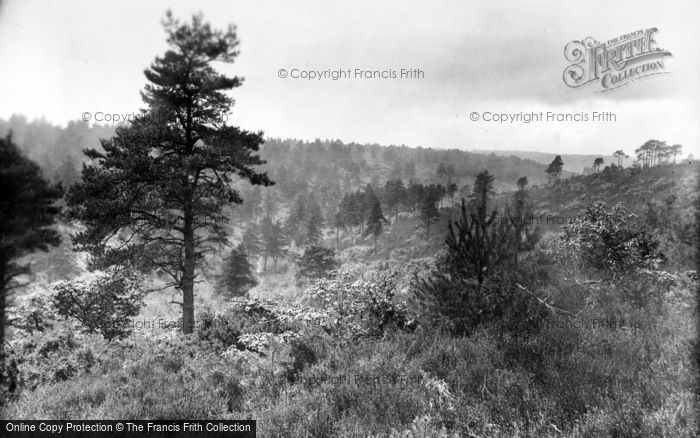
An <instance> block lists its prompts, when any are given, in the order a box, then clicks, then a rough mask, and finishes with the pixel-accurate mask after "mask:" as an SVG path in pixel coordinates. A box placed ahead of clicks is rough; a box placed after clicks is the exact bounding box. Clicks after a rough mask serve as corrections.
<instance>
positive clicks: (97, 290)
mask: <svg viewBox="0 0 700 438" xmlns="http://www.w3.org/2000/svg"><path fill="white" fill-rule="evenodd" d="M137 287H138V284H137V281H136V279H135V278H134V277H133V276H130V275H129V274H126V273H124V272H116V273H111V274H110V273H105V274H101V275H98V277H97V279H96V280H94V281H80V280H76V281H72V282H63V283H60V284H58V285H57V286H56V288H55V290H56V295H55V296H54V305H55V306H56V309H57V312H58V314H59V315H61V316H63V317H66V318H68V317H72V318H75V319H77V320H78V321H80V323H81V325H82V328H83V330H84V331H85V332H87V333H100V334H101V335H102V336H104V338H105V339H107V340H111V339H114V338H123V337H125V336H127V335H129V334H130V333H131V328H130V325H131V319H130V318H131V317H132V316H136V315H138V313H139V309H140V307H141V306H142V305H143V293H142V292H140V291H139V290H138V288H137Z"/></svg>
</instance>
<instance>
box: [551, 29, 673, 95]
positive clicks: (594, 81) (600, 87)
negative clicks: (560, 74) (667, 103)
mask: <svg viewBox="0 0 700 438" xmlns="http://www.w3.org/2000/svg"><path fill="white" fill-rule="evenodd" d="M657 31H658V29H657V28H655V27H652V28H649V29H644V30H637V31H635V32H632V33H628V34H625V35H620V36H619V37H617V38H613V39H611V40H608V41H606V42H599V41H596V40H595V39H594V38H592V37H588V38H585V39H583V40H581V41H571V42H570V43H569V44H567V45H566V47H565V48H564V56H565V57H566V60H567V61H569V62H571V63H572V64H571V65H569V66H568V67H566V69H565V70H564V83H565V84H566V85H567V86H569V87H571V88H580V87H583V86H586V85H595V86H596V88H597V90H596V91H597V92H605V91H611V90H615V89H617V88H620V87H624V86H627V85H630V84H631V83H632V82H634V81H636V80H638V79H642V78H645V77H648V76H653V75H658V74H663V73H668V72H667V71H666V65H665V63H664V57H666V56H672V55H671V52H669V51H668V50H665V49H662V48H660V47H658V45H657V42H656V40H655V39H654V36H655V34H656V32H657Z"/></svg>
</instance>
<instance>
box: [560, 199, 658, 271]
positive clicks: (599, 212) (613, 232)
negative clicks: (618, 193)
mask: <svg viewBox="0 0 700 438" xmlns="http://www.w3.org/2000/svg"><path fill="white" fill-rule="evenodd" d="M564 239H565V241H566V243H567V245H569V246H570V247H572V248H573V249H574V250H575V251H577V252H580V254H581V257H582V259H583V261H584V263H585V264H586V265H587V266H589V267H592V268H594V269H597V270H601V271H606V272H608V273H610V274H612V276H617V275H620V274H622V273H625V272H630V271H633V270H636V269H638V268H640V267H644V266H648V265H649V264H650V263H652V262H653V260H654V259H655V258H658V254H657V251H656V248H657V246H658V242H657V241H656V240H654V239H653V238H652V237H651V235H650V234H649V233H648V232H647V231H646V230H645V229H644V227H642V226H640V224H638V223H637V217H636V216H635V215H632V214H628V213H627V210H626V208H625V207H624V206H623V205H622V204H617V205H616V206H614V207H609V206H608V205H607V204H605V203H604V202H596V203H593V204H590V205H588V206H587V207H586V209H585V210H584V212H583V214H582V215H581V216H579V217H577V218H575V219H574V220H573V222H572V223H570V224H567V225H565V226H564Z"/></svg>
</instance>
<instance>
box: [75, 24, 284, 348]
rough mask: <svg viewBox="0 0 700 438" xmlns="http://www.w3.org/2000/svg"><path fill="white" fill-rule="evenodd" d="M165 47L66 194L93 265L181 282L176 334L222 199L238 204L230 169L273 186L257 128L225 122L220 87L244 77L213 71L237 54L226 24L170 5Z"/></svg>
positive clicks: (186, 324)
mask: <svg viewBox="0 0 700 438" xmlns="http://www.w3.org/2000/svg"><path fill="white" fill-rule="evenodd" d="M164 26H165V30H166V32H167V35H168V37H167V43H168V45H169V47H170V48H169V50H168V51H167V52H166V53H165V55H164V56H162V57H157V58H156V59H155V61H154V62H153V64H152V65H151V67H150V68H149V69H147V70H146V71H145V75H146V78H147V79H148V81H149V83H148V84H147V85H146V87H145V89H144V91H143V92H142V97H143V100H144V102H145V104H146V106H147V107H146V109H144V110H142V113H141V114H140V116H139V117H137V118H135V120H133V121H132V122H131V123H130V124H129V125H127V126H124V127H120V128H118V129H117V132H116V136H115V137H114V138H112V139H110V140H106V141H102V147H103V148H104V151H105V152H100V151H97V150H94V149H93V150H89V151H86V155H87V156H88V157H89V158H90V159H92V160H97V164H96V165H90V166H87V167H86V168H84V170H83V175H82V181H81V182H80V183H78V184H76V185H75V186H73V187H72V189H71V191H70V194H69V196H68V204H69V206H70V207H71V209H70V213H71V216H72V217H73V218H74V219H77V220H79V221H81V222H82V223H84V224H85V226H86V230H85V231H84V232H82V233H80V234H79V235H78V236H77V237H76V238H75V243H76V244H77V247H78V249H80V250H85V251H88V252H89V254H90V255H91V257H92V260H91V261H92V262H91V267H92V268H103V267H108V266H114V265H121V266H129V267H131V268H133V269H140V270H143V271H154V272H155V273H157V274H163V275H167V276H169V277H170V279H171V281H170V282H169V283H168V284H169V285H170V286H173V287H175V288H177V289H178V290H180V291H181V293H182V301H181V302H177V304H179V305H180V306H181V307H182V329H183V333H185V334H187V333H191V332H192V330H193V328H194V283H195V280H196V278H197V275H198V272H197V271H198V270H201V269H202V268H204V267H205V265H204V261H205V256H206V254H207V253H210V252H213V251H216V249H217V247H218V246H219V245H221V244H223V243H224V242H225V240H226V239H225V238H226V229H225V228H224V227H223V226H222V224H221V222H222V221H221V218H222V217H223V207H224V206H225V205H227V204H228V203H241V202H242V199H241V197H240V195H239V193H238V192H237V191H236V190H234V189H233V188H232V185H231V183H232V182H233V179H234V177H235V176H236V175H237V176H239V177H242V178H244V179H247V180H248V181H249V182H250V183H251V184H258V185H270V184H272V181H270V179H269V178H268V177H267V175H266V174H265V173H258V172H257V171H256V170H255V166H256V165H260V164H264V161H263V160H261V159H260V158H259V156H258V155H257V154H256V153H255V152H256V151H258V150H259V147H260V145H261V144H262V142H263V137H262V133H261V132H248V131H244V130H241V129H239V128H236V127H232V126H227V125H226V123H225V121H224V120H223V119H224V117H225V114H226V113H227V112H228V111H229V109H230V107H231V106H232V105H233V98H231V97H229V96H228V95H226V94H225V92H226V91H228V90H231V89H233V88H235V87H238V86H240V85H241V83H242V79H241V78H239V77H227V76H225V75H223V74H220V73H218V72H216V71H215V70H214V68H213V67H212V63H214V62H222V63H232V62H233V61H234V60H235V58H236V56H237V55H238V45H239V41H238V37H237V35H236V30H235V27H234V26H233V25H230V26H229V27H228V29H227V30H226V31H220V30H213V29H212V28H211V27H210V26H209V24H205V23H204V22H203V21H202V16H201V15H197V16H194V17H193V18H192V21H191V23H186V24H182V23H180V22H179V21H178V20H176V19H175V18H173V16H172V13H171V12H170V11H168V13H167V15H166V18H165V20H164Z"/></svg>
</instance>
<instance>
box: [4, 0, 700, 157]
mask: <svg viewBox="0 0 700 438" xmlns="http://www.w3.org/2000/svg"><path fill="white" fill-rule="evenodd" d="M0 2H1V3H0V4H1V6H0V117H3V118H7V117H9V116H10V115H11V114H14V113H21V114H25V115H27V116H28V117H30V118H36V117H42V116H43V117H46V119H47V120H49V121H51V122H54V123H61V124H64V123H66V122H67V121H69V120H75V119H80V118H81V114H82V113H84V112H90V113H92V114H94V113H96V112H103V113H131V112H135V111H138V109H139V108H141V107H142V106H143V104H142V102H141V99H140V96H139V91H140V90H141V88H142V87H143V85H144V83H145V78H144V75H143V70H144V69H145V68H146V67H148V66H149V64H150V63H151V61H152V60H153V58H154V57H155V56H156V55H161V54H163V53H164V51H165V50H166V44H165V34H164V32H163V29H162V26H161V24H160V22H161V19H162V17H163V15H164V13H165V11H166V9H168V8H171V9H172V10H173V12H174V14H175V15H176V16H178V17H181V18H186V19H189V17H190V15H191V14H193V13H195V12H198V11H202V12H203V13H204V16H205V19H206V20H208V21H210V22H211V23H212V24H213V25H214V26H217V27H223V26H224V25H226V24H227V23H230V22H232V23H235V24H236V25H237V26H238V34H239V37H240V39H241V55H240V57H239V58H238V60H237V61H236V62H235V63H234V64H233V65H226V66H224V67H223V68H222V69H223V70H224V71H227V72H230V73H235V74H237V75H241V76H244V77H245V82H244V84H243V86H242V87H240V88H238V89H235V90H234V91H233V96H234V97H235V99H236V105H235V107H234V108H233V112H232V115H231V117H230V119H229V122H230V123H233V124H236V125H239V126H241V127H243V128H246V129H255V130H257V129H261V130H264V131H265V133H266V135H269V136H276V137H296V138H304V139H314V138H317V137H318V138H339V139H341V140H343V141H356V142H376V143H380V144H406V145H408V146H428V147H440V148H448V147H450V148H451V147H455V148H460V149H468V150H469V149H517V150H539V151H545V152H565V153H591V154H592V153H600V154H603V153H605V154H609V153H611V152H612V151H614V150H615V149H619V148H623V149H625V150H626V151H627V152H628V153H631V152H632V151H633V150H634V148H636V147H638V146H639V145H640V144H642V143H643V142H644V141H646V140H648V139H650V138H656V139H660V140H667V141H668V142H670V143H681V144H683V145H684V151H685V152H686V153H688V152H692V153H694V154H695V155H696V156H698V155H700V147H699V146H698V145H699V144H700V127H699V124H698V120H700V99H699V98H700V81H699V80H698V76H697V75H698V72H700V56H698V49H697V41H698V40H700V29H699V27H698V26H697V18H698V17H699V16H700V2H698V1H697V0H688V1H678V2H671V1H661V0H654V1H640V0H634V1H616V2H609V1H607V2H604V1H586V2H580V1H576V2H562V1H537V2H535V1H530V2H524V1H523V2H521V1H518V2H514V1H494V0H487V1H470V2H466V1H458V0H454V1H432V2H428V1H405V0H402V1H395V2H377V1H357V0H353V1H346V2H342V3H341V2H336V1H328V0H319V1H249V2H242V1H197V2H184V1H148V2H144V1H139V2H137V1H118V2H117V1H114V2H109V1H100V2H95V1H60V2H58V1H51V0H46V1H38V0H33V1H20V0H10V1H7V0H4V1H3V0H0ZM650 27H656V28H658V29H659V31H658V33H657V35H656V37H655V39H656V41H657V43H658V46H660V47H662V48H664V49H667V50H669V51H671V52H672V53H673V57H672V58H665V63H666V68H667V70H668V71H669V72H670V74H666V75H659V76H655V77H650V78H646V79H643V80H640V81H638V82H637V83H634V84H632V85H631V86H629V87H627V88H624V89H620V90H617V91H614V92H610V93H603V94H596V93H594V92H593V90H590V89H587V88H583V89H570V88H568V87H566V86H565V85H564V83H563V81H562V72H563V70H564V68H565V67H566V66H567V65H568V64H569V62H567V61H566V59H565V58H564V46H565V45H566V44H567V43H568V42H570V41H572V40H580V39H583V38H585V37H588V36H591V37H594V38H596V39H598V40H601V41H604V40H608V39H611V38H614V37H617V36H619V35H622V34H627V33H630V32H633V31H635V30H638V29H646V28H650ZM282 68H284V69H287V71H288V72H290V73H291V72H292V70H294V69H300V70H301V69H307V70H327V69H348V68H349V69H352V70H353V71H354V69H356V68H359V69H362V70H387V69H393V70H395V71H396V72H397V73H399V72H400V70H401V69H402V68H406V69H413V68H416V69H421V70H422V71H423V75H424V76H423V78H421V79H399V78H397V79H342V80H337V81H332V80H321V81H319V80H304V79H292V78H289V77H287V78H284V79H282V78H279V77H278V70H279V69H282ZM475 111H476V112H478V113H479V114H480V115H483V112H484V111H490V112H494V113H508V112H509V113H519V112H531V111H535V112H540V111H542V112H545V113H546V112H547V111H551V112H556V113H581V112H584V113H590V112H591V111H601V112H604V111H611V112H613V113H614V114H615V116H616V121H615V122H607V123H595V122H572V123H565V122H558V123H557V122H549V123H547V122H541V123H530V124H525V123H515V124H498V123H494V122H484V121H483V120H480V121H477V122H473V121H471V120H470V118H469V115H470V113H472V112H475Z"/></svg>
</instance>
